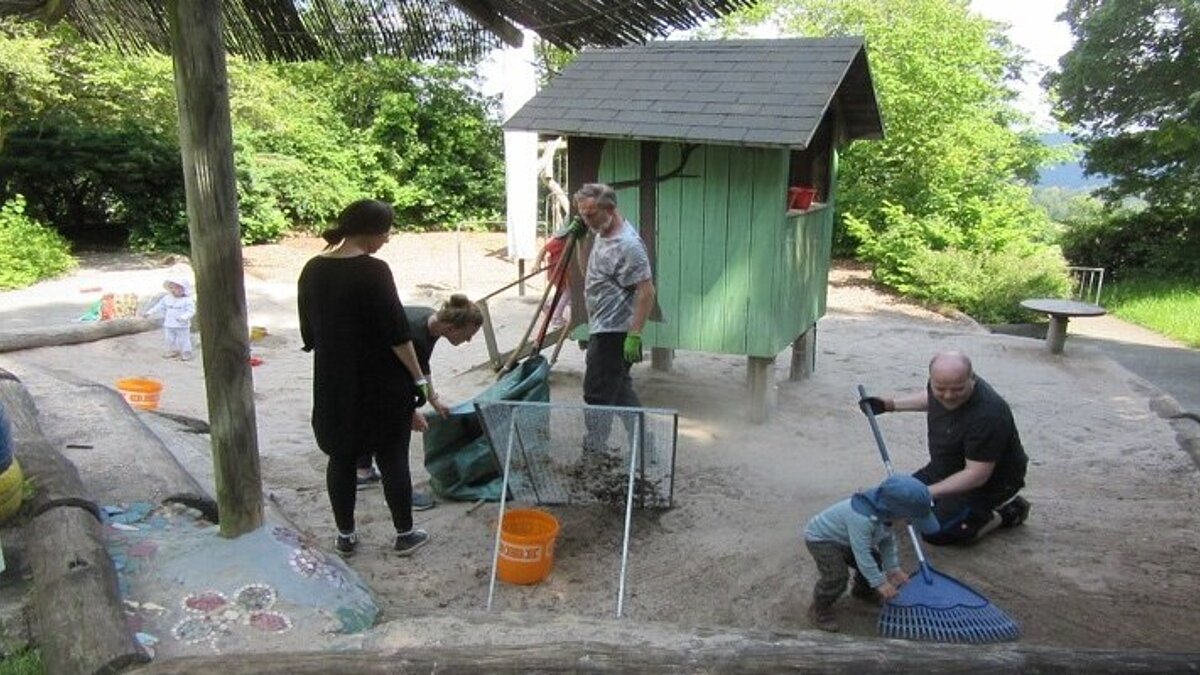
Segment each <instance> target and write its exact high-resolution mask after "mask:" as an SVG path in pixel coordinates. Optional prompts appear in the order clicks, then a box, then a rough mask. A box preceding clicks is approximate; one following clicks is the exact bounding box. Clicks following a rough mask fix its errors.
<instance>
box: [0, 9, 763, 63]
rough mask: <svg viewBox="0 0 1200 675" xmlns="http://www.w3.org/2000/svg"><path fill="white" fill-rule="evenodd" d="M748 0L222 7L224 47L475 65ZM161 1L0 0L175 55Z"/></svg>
mask: <svg viewBox="0 0 1200 675" xmlns="http://www.w3.org/2000/svg"><path fill="white" fill-rule="evenodd" d="M748 4H750V0H622V1H620V2H605V3H599V2H595V1H594V0H224V3H223V6H224V24H225V38H226V45H227V47H228V49H229V51H230V52H231V53H234V54H239V55H241V56H244V57H247V58H252V59H265V60H274V61H298V60H308V59H318V58H325V59H332V60H359V59H363V58H367V57H370V56H374V55H380V54H389V55H397V56H401V55H402V56H407V57H409V58H413V59H442V60H451V61H458V62H469V61H472V60H475V59H477V58H479V57H480V56H482V55H483V54H485V53H486V52H487V51H488V50H489V49H491V48H492V47H495V46H498V45H499V44H500V43H501V42H502V41H503V42H507V43H509V44H519V43H520V41H521V32H520V29H521V28H527V29H529V30H532V31H534V32H535V33H537V34H538V35H540V36H541V37H542V38H543V39H545V40H546V41H547V42H549V43H551V44H554V45H557V46H560V47H567V48H572V49H577V48H580V47H584V46H607V47H612V46H618V45H625V44H631V43H640V42H645V41H646V40H648V39H651V38H655V37H663V36H665V35H666V34H668V33H670V32H671V31H673V30H677V29H687V28H694V27H696V26H698V25H700V24H701V23H702V22H704V21H705V20H707V19H710V18H713V17H717V16H720V15H722V14H726V13H728V12H730V11H732V10H734V9H737V8H739V7H741V6H745V5H748ZM166 12H167V9H166V3H165V2H164V1H163V0H0V16H5V15H8V14H24V15H31V14H34V15H41V16H43V17H48V18H60V17H65V19H66V20H67V21H69V22H70V23H71V24H73V25H74V26H75V27H76V28H77V29H78V30H79V31H80V32H81V33H82V34H83V35H84V36H85V37H87V38H88V39H91V40H94V41H97V42H100V43H102V44H107V45H110V46H113V47H116V48H118V49H121V50H123V51H129V52H137V51H149V50H156V51H163V52H168V51H170V39H169V33H168V28H167V14H166Z"/></svg>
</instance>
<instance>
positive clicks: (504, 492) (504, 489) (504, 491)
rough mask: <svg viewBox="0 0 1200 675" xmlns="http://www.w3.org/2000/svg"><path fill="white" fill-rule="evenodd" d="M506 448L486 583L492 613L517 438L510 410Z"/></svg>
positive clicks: (512, 412)
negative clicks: (506, 501) (509, 469)
mask: <svg viewBox="0 0 1200 675" xmlns="http://www.w3.org/2000/svg"><path fill="white" fill-rule="evenodd" d="M510 410H511V412H510V414H511V415H512V420H511V421H510V422H509V425H508V448H506V449H505V451H504V478H503V479H502V480H501V481H500V515H499V516H497V520H496V545H495V546H493V547H492V579H491V581H489V582H488V599H487V611H489V612H490V611H492V596H493V595H494V594H495V593H496V566H497V565H498V564H499V563H500V533H501V532H502V531H503V529H504V504H505V500H506V498H507V497H508V467H509V464H510V463H511V460H512V449H513V442H514V441H515V440H516V438H517V411H516V410H513V409H510Z"/></svg>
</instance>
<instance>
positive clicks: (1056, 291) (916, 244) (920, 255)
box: [847, 204, 1070, 323]
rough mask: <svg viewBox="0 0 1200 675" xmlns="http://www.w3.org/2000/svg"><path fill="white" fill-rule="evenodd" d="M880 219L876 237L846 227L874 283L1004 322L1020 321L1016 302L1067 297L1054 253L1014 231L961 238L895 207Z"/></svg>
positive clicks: (998, 227) (999, 227) (934, 220)
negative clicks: (870, 269) (883, 224)
mask: <svg viewBox="0 0 1200 675" xmlns="http://www.w3.org/2000/svg"><path fill="white" fill-rule="evenodd" d="M882 212H883V213H884V217H885V219H886V227H885V228H883V230H882V231H881V232H878V233H876V232H875V231H874V230H872V228H870V227H869V226H868V225H867V224H866V223H864V222H862V221H860V220H857V219H855V218H853V217H849V218H847V224H848V226H849V228H850V232H851V233H852V234H854V235H855V236H856V237H858V238H859V239H860V240H861V241H862V244H860V245H859V249H858V254H859V256H860V257H862V258H863V259H864V260H868V261H870V262H872V263H874V265H875V269H874V273H873V274H874V276H875V278H876V279H877V280H879V281H881V282H883V283H885V284H887V285H888V286H891V287H892V288H895V289H896V290H897V291H900V292H901V293H903V294H905V295H908V296H911V297H913V298H916V299H918V300H924V301H927V302H931V303H935V304H945V305H951V306H953V307H956V308H958V309H959V310H961V311H963V312H966V313H967V314H970V315H971V316H972V317H974V318H975V319H976V320H977V321H981V322H983V323H1004V322H1007V321H1015V320H1019V319H1021V318H1023V314H1022V312H1021V309H1020V307H1019V303H1020V301H1021V300H1024V299H1025V298H1031V297H1065V296H1066V295H1067V294H1068V292H1069V290H1070V281H1069V279H1068V277H1067V273H1066V262H1065V261H1064V260H1063V257H1062V254H1061V253H1060V252H1059V251H1058V249H1057V248H1055V247H1053V246H1049V245H1047V244H1043V243H1035V242H1030V241H1028V240H1026V239H1025V238H1024V237H1022V236H1020V232H1019V230H1018V229H1017V228H1016V227H1015V226H1014V225H1011V224H1003V223H1001V224H996V223H995V222H992V223H991V225H990V226H989V225H985V226H982V227H980V228H978V229H977V230H974V231H970V232H964V231H962V230H960V229H958V228H956V227H955V226H954V225H953V224H952V223H951V222H950V221H949V220H948V219H946V218H942V217H927V218H919V217H916V216H913V215H912V214H909V213H908V212H906V211H905V210H904V207H902V206H899V205H896V204H885V205H884V207H883V208H882ZM983 220H984V221H985V223H986V222H987V219H986V218H984V219H983Z"/></svg>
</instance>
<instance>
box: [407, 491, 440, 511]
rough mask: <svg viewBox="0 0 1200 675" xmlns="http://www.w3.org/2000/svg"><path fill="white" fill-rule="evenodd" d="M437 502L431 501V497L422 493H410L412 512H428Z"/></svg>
mask: <svg viewBox="0 0 1200 675" xmlns="http://www.w3.org/2000/svg"><path fill="white" fill-rule="evenodd" d="M436 504H437V502H435V501H433V497H431V496H429V495H427V494H425V493H424V492H415V491H414V492H413V493H412V510H413V511H428V510H429V509H432V508H433V507H434V506H435V505H436Z"/></svg>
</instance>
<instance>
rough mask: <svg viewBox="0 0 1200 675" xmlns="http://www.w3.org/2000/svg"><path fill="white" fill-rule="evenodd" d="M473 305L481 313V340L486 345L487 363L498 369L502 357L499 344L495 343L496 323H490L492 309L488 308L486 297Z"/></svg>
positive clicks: (502, 360)
mask: <svg viewBox="0 0 1200 675" xmlns="http://www.w3.org/2000/svg"><path fill="white" fill-rule="evenodd" d="M475 306H476V307H478V308H479V313H480V314H482V315H483V341H484V343H485V344H486V345H487V352H488V363H490V364H492V370H500V367H501V366H503V365H504V359H502V358H501V357H500V346H499V345H497V344H496V324H494V323H492V311H491V310H490V309H488V304H487V300H486V299H484V300H479V301H477V302H476V303H475Z"/></svg>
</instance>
